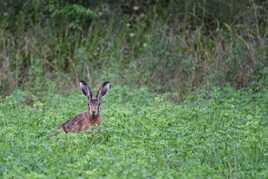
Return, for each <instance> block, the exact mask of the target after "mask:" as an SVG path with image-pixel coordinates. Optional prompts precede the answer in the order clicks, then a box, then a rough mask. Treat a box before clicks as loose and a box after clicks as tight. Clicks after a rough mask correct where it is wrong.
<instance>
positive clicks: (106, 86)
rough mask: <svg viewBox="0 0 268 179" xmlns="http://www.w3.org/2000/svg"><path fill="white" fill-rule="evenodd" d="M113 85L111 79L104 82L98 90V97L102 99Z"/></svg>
mask: <svg viewBox="0 0 268 179" xmlns="http://www.w3.org/2000/svg"><path fill="white" fill-rule="evenodd" d="M111 87H112V85H111V83H110V82H109V81H106V82H104V83H102V85H101V87H100V88H99V90H98V94H97V99H99V100H100V99H101V97H103V96H105V95H106V94H107V92H108V91H109V90H110V89H111Z"/></svg>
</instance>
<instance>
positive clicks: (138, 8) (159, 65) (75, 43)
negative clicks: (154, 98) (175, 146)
mask: <svg viewBox="0 0 268 179" xmlns="http://www.w3.org/2000/svg"><path fill="white" fill-rule="evenodd" d="M267 9H268V1H267V0H224V1H220V0H200V1H196V0H187V1H186V0H147V1H146V0H144V1H142V0H129V1H127V0H98V1H97V0H96V1H88V0H77V1H74V0H48V1H43V0H25V1H19V0H7V1H1V2H0V93H1V95H9V94H11V93H12V91H13V90H14V89H15V88H21V89H27V90H30V91H33V92H40V91H44V90H47V88H48V87H49V86H51V85H55V86H59V87H60V88H61V89H65V90H66V89H72V88H73V87H75V86H76V85H77V83H78V81H79V80H80V79H84V80H86V81H89V83H90V84H96V83H97V84H98V83H99V82H100V81H102V80H110V81H111V82H112V83H113V84H118V85H121V84H125V85H128V86H130V87H135V88H139V87H142V86H147V87H149V88H150V89H151V90H152V91H154V92H169V93H170V94H172V96H173V97H174V98H173V99H177V100H180V99H183V98H184V97H185V96H186V95H187V94H189V93H190V92H192V91H194V90H196V89H200V88H211V87H213V86H220V87H222V86H224V85H226V84H229V85H232V86H234V87H235V88H245V87H250V88H252V89H253V90H259V89H260V88H263V87H265V86H266V85H267V83H268V82H267V81H268V79H267V78H268V77H267V76H268V59H267V52H268V48H267V40H268V10H267Z"/></svg>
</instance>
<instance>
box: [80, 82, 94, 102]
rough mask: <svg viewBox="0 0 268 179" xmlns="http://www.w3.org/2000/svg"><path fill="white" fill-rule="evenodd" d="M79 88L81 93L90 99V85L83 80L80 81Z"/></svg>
mask: <svg viewBox="0 0 268 179" xmlns="http://www.w3.org/2000/svg"><path fill="white" fill-rule="evenodd" d="M80 89H81V91H82V92H83V94H84V95H85V96H87V97H88V98H90V99H92V92H91V89H90V87H89V86H88V85H87V83H86V82H84V81H80Z"/></svg>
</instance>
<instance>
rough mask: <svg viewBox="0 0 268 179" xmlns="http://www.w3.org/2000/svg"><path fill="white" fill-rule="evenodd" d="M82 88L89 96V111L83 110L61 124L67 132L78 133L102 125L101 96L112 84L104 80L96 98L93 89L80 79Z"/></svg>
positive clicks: (61, 127)
mask: <svg viewBox="0 0 268 179" xmlns="http://www.w3.org/2000/svg"><path fill="white" fill-rule="evenodd" d="M80 89H81V91H82V93H83V94H84V95H85V96H86V97H87V98H88V111H87V112H82V113H80V114H79V115H77V116H75V117H74V118H73V119H70V120H68V121H66V122H65V123H63V124H61V125H60V126H59V129H62V130H63V131H64V132H65V133H69V132H76V133H77V132H80V131H84V130H87V129H89V128H92V127H96V126H98V125H100V123H101V117H100V106H101V98H102V97H103V96H104V95H106V93H107V92H108V90H109V89H111V84H110V83H109V82H108V81H106V82H104V83H103V84H102V85H101V87H100V88H99V90H98V92H97V95H96V98H95V99H94V98H93V94H92V91H91V89H90V87H89V86H88V85H87V84H86V82H84V81H80Z"/></svg>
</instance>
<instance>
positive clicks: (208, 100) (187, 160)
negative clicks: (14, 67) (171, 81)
mask: <svg viewBox="0 0 268 179" xmlns="http://www.w3.org/2000/svg"><path fill="white" fill-rule="evenodd" d="M51 90H52V89H51ZM26 104H28V103H27V93H25V92H22V91H19V90H16V91H15V92H14V93H13V94H12V95H11V96H9V97H6V98H5V99H3V100H2V101H1V103H0V125H1V131H0V138H1V140H0V145H1V148H0V163H1V165H0V178H14V177H15V178H16V177H18V176H19V177H21V178H103V177H106V178H118V177H119V178H178V177H179V178H267V176H268V170H267V165H268V156H267V154H268V123H267V115H268V92H267V91H261V92H258V93H253V92H243V91H240V92H239V91H236V90H233V89H232V88H225V89H223V90H219V89H214V90H213V91H211V92H204V93H201V94H200V95H198V96H192V97H188V99H187V100H186V101H185V102H184V103H182V104H180V105H178V104H173V103H170V102H167V101H166V100H165V99H164V98H163V97H160V96H152V95H151V93H149V92H148V90H146V89H140V90H134V91H133V90H130V89H129V88H126V87H114V88H113V89H112V90H111V92H110V93H109V94H108V95H107V96H106V97H105V99H104V102H103V106H102V107H103V108H102V109H103V110H102V114H103V118H104V120H103V123H102V126H101V127H100V128H98V129H94V130H92V131H88V132H84V133H81V134H68V135H65V134H62V133H60V134H58V135H54V136H53V135H51V134H53V131H54V129H55V128H56V126H57V125H58V124H60V123H62V122H63V121H65V120H66V119H68V118H71V117H73V116H74V115H75V114H77V113H79V112H81V111H83V110H86V99H85V97H84V96H83V95H81V94H80V93H79V94H78V93H73V94H71V95H67V96H62V95H59V94H55V93H52V91H50V92H49V94H48V95H47V96H45V97H43V98H42V99H41V100H38V99H37V98H36V100H34V101H33V103H32V104H31V105H30V106H29V105H26Z"/></svg>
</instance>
